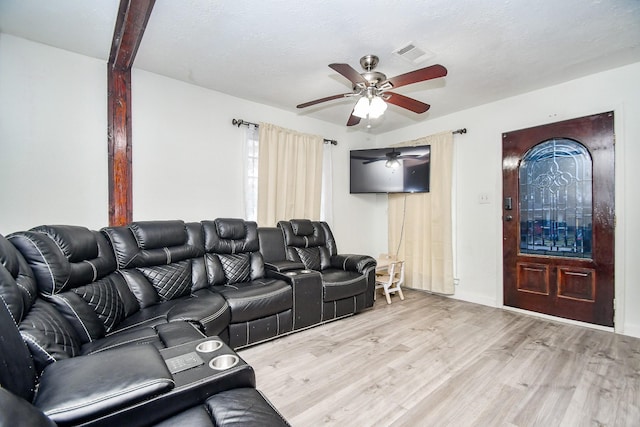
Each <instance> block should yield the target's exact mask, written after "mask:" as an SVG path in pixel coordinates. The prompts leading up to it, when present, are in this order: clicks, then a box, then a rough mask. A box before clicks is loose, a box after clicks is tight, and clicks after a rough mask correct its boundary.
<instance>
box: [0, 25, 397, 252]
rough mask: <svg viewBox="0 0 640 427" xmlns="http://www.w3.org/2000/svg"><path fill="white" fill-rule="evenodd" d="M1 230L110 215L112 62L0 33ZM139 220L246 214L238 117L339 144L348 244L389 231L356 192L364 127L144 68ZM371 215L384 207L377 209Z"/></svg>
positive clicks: (346, 247)
mask: <svg viewBox="0 0 640 427" xmlns="http://www.w3.org/2000/svg"><path fill="white" fill-rule="evenodd" d="M0 58H1V60H0V100H1V102H0V200H2V208H1V209H0V233H2V234H8V233H10V232H13V231H17V230H25V229H28V228H31V227H34V226H37V225H40V224H53V223H58V224H78V225H84V226H87V227H89V228H93V229H98V228H100V227H103V226H105V225H107V223H108V177H107V79H106V77H107V66H106V63H104V62H102V61H100V60H97V59H94V58H88V57H85V56H82V55H78V54H74V53H71V52H67V51H64V50H60V49H56V48H52V47H50V46H46V45H43V44H39V43H34V42H30V41H27V40H24V39H21V38H17V37H13V36H10V35H6V34H0ZM132 97H133V107H132V108H133V110H132V115H133V118H132V127H133V152H132V155H133V214H134V219H135V220H149V219H161V218H180V219H184V220H186V221H191V220H193V221H197V220H201V219H213V218H216V217H223V216H228V217H242V216H244V214H243V205H242V165H241V161H242V149H241V147H242V145H241V141H242V136H243V133H244V128H241V129H238V128H236V127H234V126H232V124H231V120H232V119H233V118H242V119H245V120H249V121H253V122H259V121H264V122H270V123H274V124H277V125H279V126H283V127H288V128H292V129H296V130H298V131H301V132H308V133H314V134H319V135H322V136H323V137H325V138H330V139H336V140H338V141H339V143H338V145H337V146H333V147H332V160H333V162H334V182H333V192H334V221H333V222H332V224H330V225H331V227H332V229H333V231H334V233H335V237H336V239H337V242H338V247H339V249H340V251H341V252H356V253H367V254H372V255H373V254H376V253H377V252H378V249H372V248H377V247H379V246H381V243H380V242H383V243H384V244H385V245H386V236H384V235H382V236H381V234H380V233H376V231H377V230H379V227H378V224H385V223H386V220H385V218H384V215H385V213H384V211H380V210H379V206H380V204H379V203H376V198H375V197H369V198H363V197H358V196H352V195H350V194H349V181H348V180H349V175H348V174H349V167H348V161H349V149H351V148H366V147H371V146H373V144H374V139H373V138H371V137H370V136H369V135H368V134H367V133H363V132H354V131H353V130H349V129H346V128H345V127H344V126H335V125H331V124H328V123H325V122H321V121H318V120H314V119H311V118H308V117H306V116H305V115H304V114H300V115H297V114H294V113H291V112H287V111H283V110H280V109H276V108H272V107H268V106H265V105H261V104H256V103H252V102H248V101H245V100H242V99H239V98H234V97H230V96H227V95H224V94H221V93H218V92H214V91H210V90H206V89H203V88H200V87H197V86H193V85H190V84H187V83H183V82H179V81H176V80H172V79H169V78H166V77H162V76H159V75H155V74H152V73H148V72H145V71H141V70H134V71H133V73H132ZM372 212H374V213H373V214H372Z"/></svg>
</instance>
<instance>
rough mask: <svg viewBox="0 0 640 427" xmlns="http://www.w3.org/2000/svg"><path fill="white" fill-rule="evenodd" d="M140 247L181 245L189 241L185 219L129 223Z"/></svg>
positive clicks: (156, 247)
mask: <svg viewBox="0 0 640 427" xmlns="http://www.w3.org/2000/svg"><path fill="white" fill-rule="evenodd" d="M129 228H130V229H131V232H132V233H133V236H134V237H135V239H136V241H137V242H138V247H139V248H140V249H158V248H164V247H170V246H181V245H184V244H185V243H186V242H187V231H186V227H185V224H184V222H183V221H180V220H173V221H136V222H132V223H131V224H129Z"/></svg>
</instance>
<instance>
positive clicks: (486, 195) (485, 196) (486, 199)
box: [478, 193, 489, 205]
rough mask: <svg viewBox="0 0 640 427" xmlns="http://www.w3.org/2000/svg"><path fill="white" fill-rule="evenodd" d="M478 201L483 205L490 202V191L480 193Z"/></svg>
mask: <svg viewBox="0 0 640 427" xmlns="http://www.w3.org/2000/svg"><path fill="white" fill-rule="evenodd" d="M478 203H480V204H481V205H486V204H489V193H480V195H479V196H478Z"/></svg>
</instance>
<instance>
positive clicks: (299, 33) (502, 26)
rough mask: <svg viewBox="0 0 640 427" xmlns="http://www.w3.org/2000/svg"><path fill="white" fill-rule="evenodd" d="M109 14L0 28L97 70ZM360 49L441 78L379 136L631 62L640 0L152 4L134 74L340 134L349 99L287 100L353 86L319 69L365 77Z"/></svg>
mask: <svg viewBox="0 0 640 427" xmlns="http://www.w3.org/2000/svg"><path fill="white" fill-rule="evenodd" d="M117 10H118V1H116V0H100V1H87V0H56V1H50V0H0V31H1V32H4V33H9V34H13V35H16V36H19V37H24V38H26V39H29V40H33V41H37V42H41V43H45V44H48V45H51V46H55V47H59V48H62V49H66V50H69V51H73V52H77V53H81V54H83V55H88V56H92V57H96V58H100V59H103V60H104V61H105V62H106V60H107V58H108V55H109V51H110V46H111V39H112V36H113V27H114V23H115V18H116V14H117ZM408 42H413V43H414V44H415V45H417V46H418V47H420V48H422V49H425V50H429V51H431V52H433V54H434V55H433V56H432V57H431V58H429V59H428V60H426V61H424V62H422V63H419V64H412V63H410V62H408V61H406V60H404V59H402V58H399V57H397V56H395V55H393V54H392V52H393V51H394V50H396V49H398V48H400V47H402V46H404V45H405V44H406V43H408ZM366 54H375V55H378V56H379V57H380V64H379V66H378V68H377V70H378V71H381V72H383V73H385V74H386V75H387V76H388V77H392V76H395V75H397V74H402V73H406V72H409V71H412V70H414V69H416V68H421V67H425V66H428V65H432V64H435V63H439V64H442V65H444V66H445V67H447V69H448V70H449V74H448V75H447V76H446V77H444V78H440V79H436V80H432V81H429V82H423V83H417V84H413V85H409V86H405V87H402V88H400V89H398V90H397V92H399V93H402V94H404V95H407V96H411V97H413V98H416V99H418V100H420V101H422V102H426V103H428V104H431V110H429V111H428V112H427V113H425V114H420V115H418V114H414V113H411V112H408V111H404V110H402V109H400V108H398V107H396V106H393V105H392V106H390V107H389V109H388V110H387V112H386V113H385V114H384V116H383V117H382V118H381V119H377V120H374V121H372V122H371V123H370V125H371V129H369V132H372V133H380V132H386V131H390V130H393V129H397V128H400V127H404V126H407V125H410V124H413V123H417V122H420V121H423V120H429V118H433V117H437V116H442V115H445V114H449V113H452V112H455V111H459V110H462V109H465V108H469V107H472V106H476V105H480V104H483V103H486V102H490V101H494V100H497V99H501V98H505V97H508V96H513V95H516V94H519V93H523V92H528V91H531V90H535V89H538V88H542V87H545V86H549V85H553V84H558V83H561V82H564V81H567V80H571V79H574V78H578V77H581V76H584V75H588V74H592V73H594V72H599V71H604V70H607V69H610V68H614V67H618V66H621V65H625V64H629V63H633V62H638V61H640V1H638V0H536V1H525V0H429V1H426V0H425V1H418V0H368V1H364V0H351V1H345V0H322V1H320V0H317V1H294V0H270V1H249V0H235V1H221V0H180V1H178V0H171V1H168V0H166V1H157V2H156V4H155V6H154V10H153V12H152V14H151V18H150V20H149V24H148V26H147V30H146V33H145V36H144V38H143V41H142V44H141V45H140V49H139V50H138V56H137V58H136V61H135V64H134V66H135V67H137V68H141V69H144V70H147V71H151V72H154V73H157V74H161V75H165V76H169V77H172V78H175V79H179V80H184V81H187V82H190V83H193V84H195V85H198V86H202V87H206V88H211V89H214V90H216V91H220V92H224V93H227V94H230V95H233V96H236V97H240V98H244V99H247V100H251V101H255V102H259V103H262V104H267V105H271V106H274V107H278V108H283V109H286V110H290V111H293V112H296V113H297V114H303V115H309V116H311V117H315V118H318V119H321V120H325V121H329V122H332V123H336V124H340V125H344V124H345V123H346V121H347V118H348V116H349V113H350V112H351V109H352V107H353V105H354V103H355V99H353V98H347V99H339V100H334V101H330V102H327V103H323V104H320V105H317V106H314V107H309V108H307V109H304V110H296V108H295V105H297V104H299V103H302V102H305V101H309V100H313V99H316V98H321V97H325V96H329V95H334V94H339V93H344V92H349V91H351V84H350V83H349V82H348V81H347V80H346V79H345V78H344V77H342V76H341V75H339V74H337V73H336V72H335V71H333V70H331V69H330V68H329V67H328V66H327V65H328V64H329V63H333V62H344V63H348V64H350V65H351V66H352V67H354V68H355V69H357V70H359V71H361V69H360V66H359V59H360V57H361V56H363V55H366ZM243 118H245V119H247V120H253V121H259V120H260V119H261V118H260V117H243ZM366 126H367V121H366V120H363V121H362V122H361V124H360V125H358V126H356V127H355V129H358V130H365V129H366Z"/></svg>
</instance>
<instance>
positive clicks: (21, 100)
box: [0, 33, 108, 234]
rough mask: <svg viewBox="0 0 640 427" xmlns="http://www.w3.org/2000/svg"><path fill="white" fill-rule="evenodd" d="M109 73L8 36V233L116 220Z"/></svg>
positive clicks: (2, 47) (0, 171)
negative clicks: (111, 208) (111, 215)
mask: <svg viewBox="0 0 640 427" xmlns="http://www.w3.org/2000/svg"><path fill="white" fill-rule="evenodd" d="M106 84H107V67H106V65H105V64H104V63H102V62H101V61H99V60H96V59H93V58H88V57H85V56H81V55H76V54H73V53H69V52H66V51H64V50H60V49H54V48H52V47H49V46H45V45H42V44H38V43H32V42H29V41H26V40H24V39H21V38H16V37H13V36H10V35H7V34H2V33H0V200H1V202H0V203H1V205H0V206H1V208H0V233H2V234H8V233H9V232H12V231H16V230H24V229H28V228H31V227H34V226H37V225H41V224H53V223H67V224H79V225H85V226H87V227H100V226H103V225H105V224H106V223H107V221H108V211H107V206H108V188H107V181H106V178H107V145H106V139H107V92H106V89H105V88H106Z"/></svg>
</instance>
